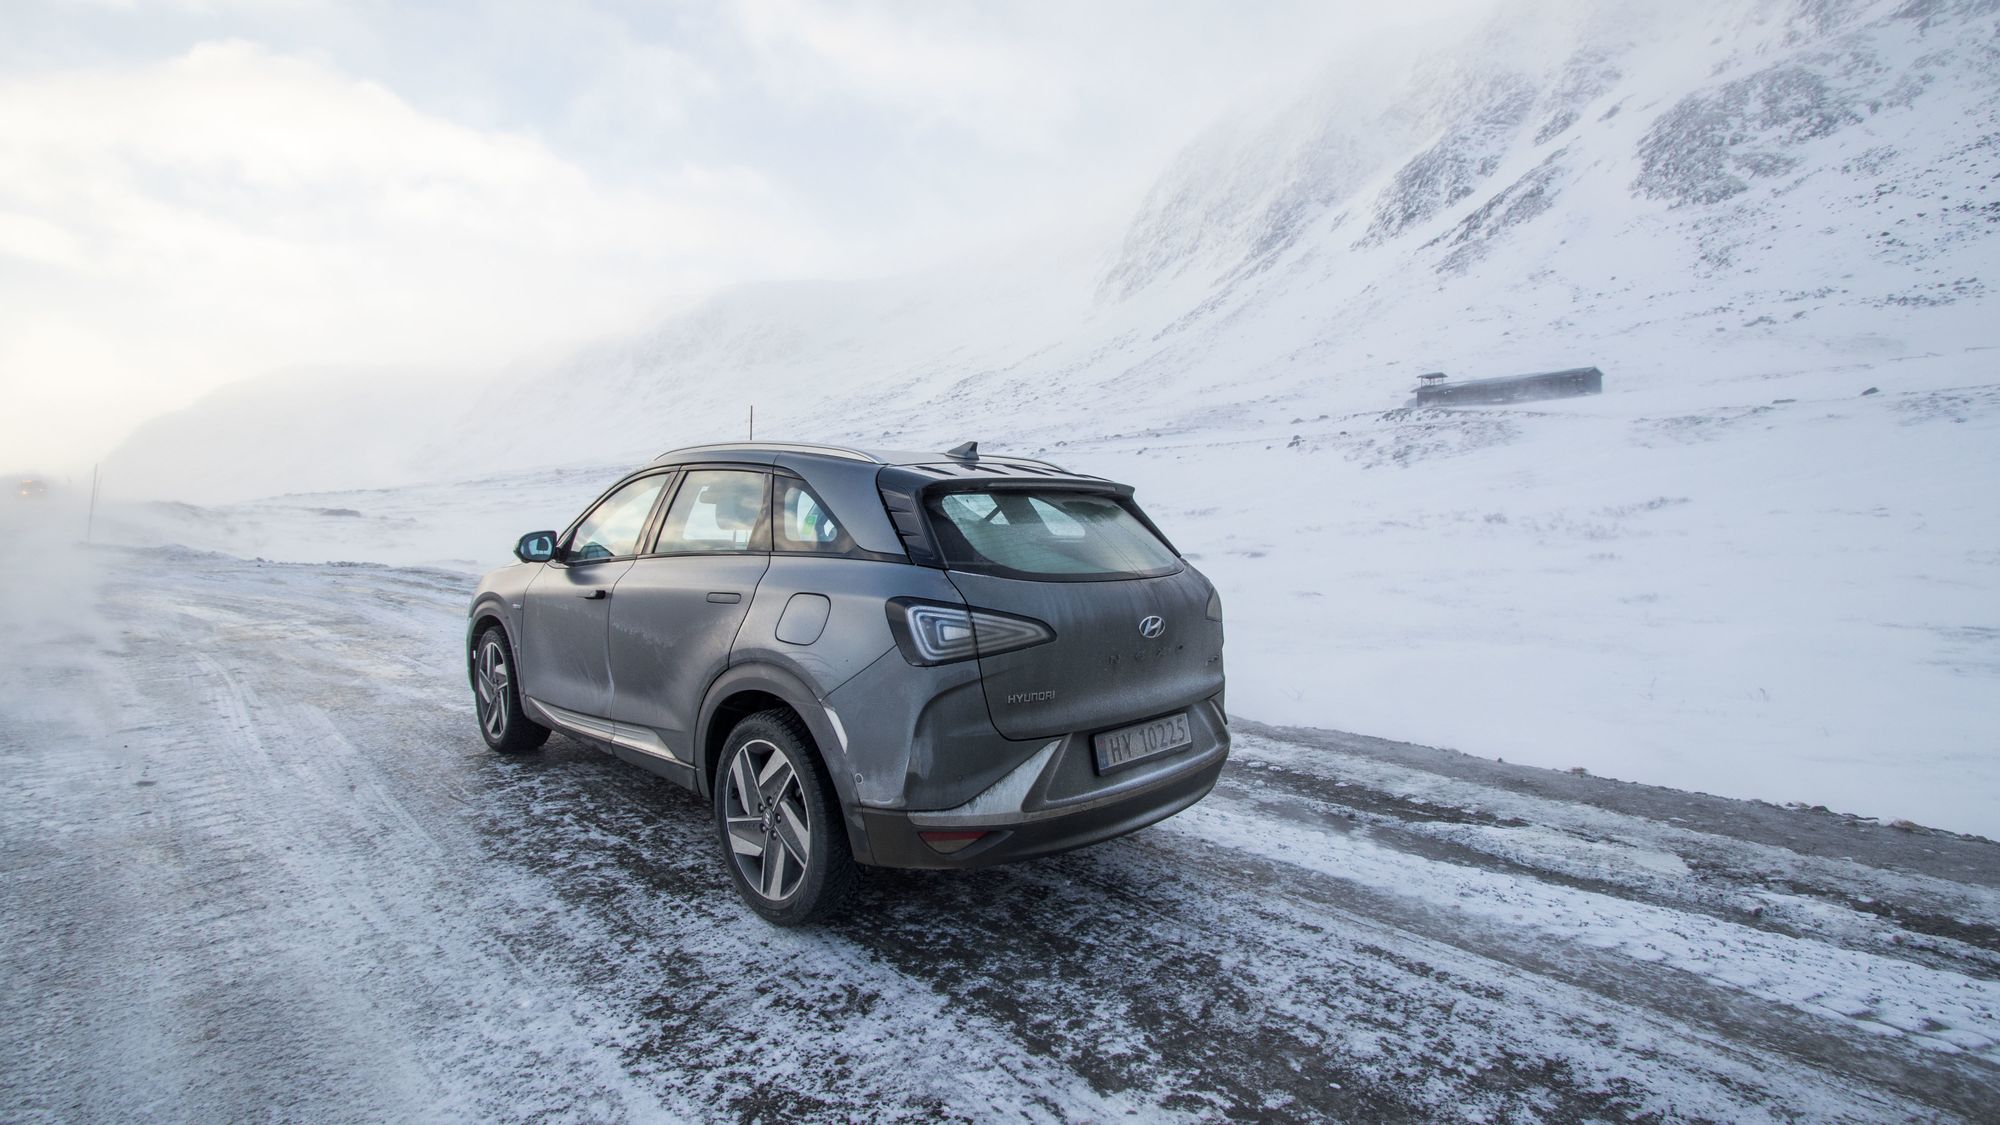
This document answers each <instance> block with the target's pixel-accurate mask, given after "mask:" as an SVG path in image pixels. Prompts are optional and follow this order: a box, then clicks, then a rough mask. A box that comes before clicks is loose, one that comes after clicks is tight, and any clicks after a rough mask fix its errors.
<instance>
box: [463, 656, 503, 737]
mask: <svg viewBox="0 0 2000 1125" xmlns="http://www.w3.org/2000/svg"><path fill="white" fill-rule="evenodd" d="M472 682H473V688H474V690H475V692H476V693H477V695H478V697H479V725H480V726H481V727H482V728H484V730H485V731H486V737H487V739H488V740H489V741H493V742H498V741H500V740H501V739H502V738H505V737H506V736H507V683H508V678H507V652H506V650H505V649H503V648H502V647H501V646H500V642H499V641H498V640H497V639H489V640H488V641H487V642H486V643H485V644H484V645H483V646H481V647H480V649H479V659H478V660H477V661H476V662H475V663H474V666H473V671H472Z"/></svg>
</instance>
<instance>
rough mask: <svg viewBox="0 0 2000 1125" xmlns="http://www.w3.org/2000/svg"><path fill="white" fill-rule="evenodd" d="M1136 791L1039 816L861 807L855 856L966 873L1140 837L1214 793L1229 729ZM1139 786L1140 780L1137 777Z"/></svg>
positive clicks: (855, 822)
mask: <svg viewBox="0 0 2000 1125" xmlns="http://www.w3.org/2000/svg"><path fill="white" fill-rule="evenodd" d="M1215 733H1216V734H1217V735H1219V737H1216V738H1213V739H1212V740H1210V741H1207V743H1206V744H1205V745H1203V746H1200V747H1199V748H1198V749H1196V750H1194V751H1192V752H1190V753H1188V754H1187V755H1186V756H1185V757H1183V758H1182V760H1180V761H1178V762H1175V763H1174V764H1173V765H1172V767H1171V768H1170V769H1166V770H1163V771H1161V772H1159V773H1157V774H1154V775H1152V776H1150V777H1147V778H1145V780H1144V781H1143V782H1142V783H1141V784H1138V785H1136V786H1131V787H1125V786H1120V787H1117V788H1116V789H1114V790H1113V791H1111V792H1107V793H1105V794H1104V795H1103V796H1102V797H1101V798H1098V799H1091V798H1084V799H1081V800H1075V799H1073V800H1070V801H1067V802H1064V803H1062V804H1059V805H1054V806H1050V807H1045V808H1041V809H1037V810H1033V811H1027V812H1017V813H1013V814H1011V815H1010V814H1002V815H999V816H996V817H994V818H992V819H990V820H988V819H985V818H982V817H979V816H977V815H966V814H957V815H954V814H952V813H940V812H911V811H909V810H904V809H875V808H866V807H863V808H857V809H854V810H852V811H851V812H850V813H849V819H848V824H849V830H850V835H851V837H852V840H853V843H854V844H855V853H856V858H857V859H859V860H861V861H862V862H863V863H869V864H873V865H875V866H877V867H905V868H966V867H986V866H990V865H993V864H998V863H1012V862H1014V861H1015V860H1022V859H1031V858H1033V857H1035V856H1042V855H1052V854H1054V853H1056V852H1064V851H1069V850H1070V849H1072V848H1081V847H1084V846H1086V845H1089V844H1095V843H1099V842H1101V841H1104V840H1109V839H1113V838H1115V837H1118V836H1123V835H1125V834H1126V833H1128V832H1136V831H1138V830H1139V829H1141V828H1144V827H1146V826H1147V825H1149V824H1155V823H1158V822H1159V821H1162V820H1165V819H1166V818H1168V817H1170V816H1172V815H1174V814H1175V813H1177V812H1180V811H1181V810H1182V809H1185V808H1187V807H1188V806H1190V805H1192V804H1194V803H1195V802H1197V801H1199V800H1201V799H1202V798H1203V797H1205V796H1207V795H1208V792H1209V790H1211V789H1213V788H1215V782H1216V779H1217V778H1218V777H1220V776H1221V775H1222V767H1223V765H1224V764H1225V763H1226V762H1227V761H1228V758H1229V737H1228V734H1227V730H1226V728H1222V729H1221V730H1218V731H1216V732H1215ZM1135 780H1136V779H1135ZM938 830H948V831H978V830H983V831H985V832H986V835H985V836H983V837H981V838H980V839H979V840H978V841H977V842H975V843H973V844H971V845H970V846H967V847H965V848H964V849H963V850H960V851H956V852H950V853H946V852H941V851H939V850H937V849H936V848H933V847H932V846H931V845H930V844H928V843H925V842H924V840H923V838H922V837H921V836H920V835H919V833H921V832H925V831H938Z"/></svg>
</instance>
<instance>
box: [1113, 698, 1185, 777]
mask: <svg viewBox="0 0 2000 1125" xmlns="http://www.w3.org/2000/svg"><path fill="white" fill-rule="evenodd" d="M1193 744H1194V736H1193V735H1191V734H1189V733H1188V717H1187V712H1185V711H1183V712H1181V713H1180V714H1178V715H1170V716H1168V717H1167V718H1164V719H1154V720H1153V721H1152V722H1150V723H1138V724H1135V725H1133V726H1129V727H1120V728H1118V729H1117V730H1108V731H1105V732H1104V733H1103V734H1100V735H1098V736H1097V737H1095V738H1093V739H1091V745H1092V747H1093V748H1095V749H1096V751H1097V772H1098V773H1110V772H1111V771H1112V770H1115V769H1119V768H1121V767H1124V766H1129V765H1131V764H1132V763H1134V762H1143V761H1145V760H1146V759H1147V758H1154V757H1158V756H1159V755H1161V754H1168V753H1172V752H1173V751H1175V750H1179V749H1180V748H1181V747H1183V746H1191V745H1193Z"/></svg>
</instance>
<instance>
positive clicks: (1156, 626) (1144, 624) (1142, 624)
mask: <svg viewBox="0 0 2000 1125" xmlns="http://www.w3.org/2000/svg"><path fill="white" fill-rule="evenodd" d="M1166 631H1167V619H1166V618H1164V617H1161V616H1159V615H1158V614H1155V615H1153V616H1152V617H1141V618H1140V619H1139V635H1140V636H1142V637H1144V638H1146V639H1147V640H1149V641H1150V640H1152V639H1153V638H1154V637H1157V636H1159V635H1160V634H1161V633H1164V632H1166Z"/></svg>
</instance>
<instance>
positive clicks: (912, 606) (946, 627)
mask: <svg viewBox="0 0 2000 1125" xmlns="http://www.w3.org/2000/svg"><path fill="white" fill-rule="evenodd" d="M887 609H888V614H889V632H891V633H893V634H894V635H895V637H896V647H898V648H900V649H902V650H903V659H905V660H907V661H909V662H910V663H912V664H915V665H917V666H918V667H920V668H921V667H928V666H930V665H933V664H950V663H952V662H953V661H957V660H970V659H972V658H973V657H975V656H998V655H999V654H1000V653H1003V652H1013V651H1015V650H1016V649H1023V648H1029V647H1032V646H1034V645H1038V644H1045V643H1047V642H1049V641H1052V640H1055V639H1056V631H1055V630H1054V629H1051V628H1049V627H1048V626H1047V625H1044V624H1042V623H1041V622H1039V621H1036V620H1035V619H1034V618H1032V617H1016V616H1014V615H1013V614H1011V613H999V612H996V611H994V610H990V609H972V608H969V607H967V606H962V605H950V604H947V603H945V602H927V601H920V600H918V599H916V598H891V599H889V603H888V606H887Z"/></svg>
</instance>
